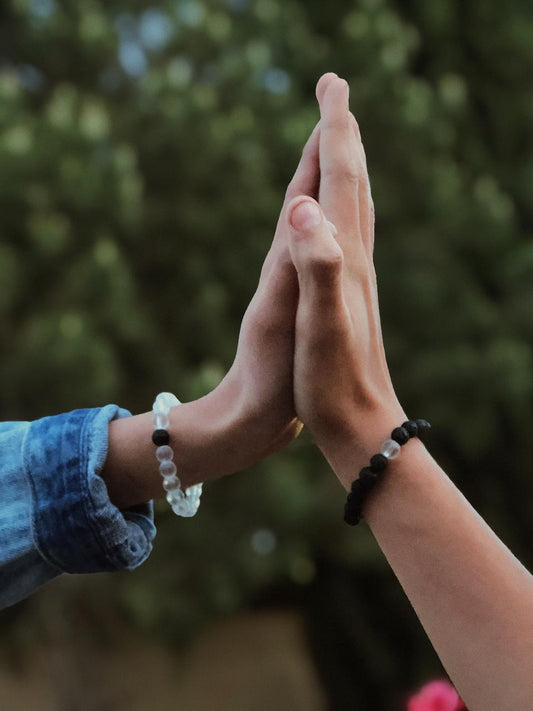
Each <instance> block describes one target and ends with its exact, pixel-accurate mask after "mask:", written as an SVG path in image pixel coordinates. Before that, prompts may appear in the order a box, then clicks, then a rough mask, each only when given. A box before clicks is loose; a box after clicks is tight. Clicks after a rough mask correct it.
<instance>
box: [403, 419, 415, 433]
mask: <svg viewBox="0 0 533 711" xmlns="http://www.w3.org/2000/svg"><path fill="white" fill-rule="evenodd" d="M402 427H403V428H404V430H407V432H409V437H416V436H417V435H418V425H417V424H416V422H415V421H414V420H407V422H404V423H403V425H402Z"/></svg>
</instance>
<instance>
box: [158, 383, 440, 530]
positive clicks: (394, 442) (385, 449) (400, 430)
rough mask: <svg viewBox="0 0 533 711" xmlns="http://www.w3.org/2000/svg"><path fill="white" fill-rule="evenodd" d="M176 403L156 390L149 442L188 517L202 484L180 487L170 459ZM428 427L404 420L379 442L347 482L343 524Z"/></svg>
mask: <svg viewBox="0 0 533 711" xmlns="http://www.w3.org/2000/svg"><path fill="white" fill-rule="evenodd" d="M180 404H181V403H180V401H179V400H178V398H177V397H176V396H175V395H173V394H172V393H159V395H158V396H157V397H156V399H155V402H154V405H153V424H154V431H153V433H152V442H153V443H154V444H155V445H156V447H157V449H156V452H155V454H156V457H157V461H158V462H159V473H160V474H161V476H162V477H163V488H164V489H165V491H166V499H167V501H168V503H169V504H170V506H171V507H172V511H174V513H175V514H177V515H178V516H184V517H187V518H189V517H191V516H194V514H195V513H196V512H197V511H198V507H199V506H200V496H201V495H202V484H195V485H194V486H191V487H189V488H188V489H185V491H184V490H183V489H182V488H181V482H180V480H179V477H178V474H177V468H176V465H175V464H174V461H173V460H174V450H173V449H172V447H171V446H170V435H169V433H168V427H169V412H170V410H171V408H173V407H176V406H177V405H180ZM430 428H431V425H430V424H429V422H427V421H426V420H408V421H407V422H404V423H403V425H401V427H396V428H395V429H394V430H393V431H392V432H391V436H390V439H387V440H385V441H384V442H383V444H382V445H381V451H380V453H379V454H374V456H373V457H372V458H371V460H370V465H369V466H367V467H363V468H362V469H361V471H360V473H359V478H358V479H355V481H354V482H353V484H352V486H351V490H350V493H349V494H348V498H347V500H346V505H345V507H344V520H345V521H346V523H347V524H349V525H350V526H356V525H357V524H358V523H359V521H360V520H361V518H362V517H363V506H364V504H365V502H366V499H367V497H368V495H369V493H370V492H371V491H372V489H373V488H374V487H375V486H376V484H377V483H378V481H379V480H380V479H381V478H382V476H383V472H384V470H385V468H386V467H387V465H388V463H389V461H391V460H393V459H396V457H397V456H398V455H399V454H400V450H401V447H402V446H403V445H404V444H406V442H408V441H409V440H410V439H412V438H413V437H419V438H421V439H422V438H423V436H424V434H425V433H426V432H427V431H428V430H429V429H430Z"/></svg>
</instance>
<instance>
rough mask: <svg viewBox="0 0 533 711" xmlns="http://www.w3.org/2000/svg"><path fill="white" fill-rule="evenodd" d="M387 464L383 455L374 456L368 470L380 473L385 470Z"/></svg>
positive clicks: (387, 461)
mask: <svg viewBox="0 0 533 711" xmlns="http://www.w3.org/2000/svg"><path fill="white" fill-rule="evenodd" d="M388 463H389V460H388V459H387V457H386V456H385V455H384V454H374V456H373V457H372V459H371V460H370V469H371V470H372V471H373V472H380V471H383V469H385V467H386V466H387V464H388Z"/></svg>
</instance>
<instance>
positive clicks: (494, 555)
mask: <svg viewBox="0 0 533 711" xmlns="http://www.w3.org/2000/svg"><path fill="white" fill-rule="evenodd" d="M378 444H379V443H378ZM376 451H377V450H376ZM364 464H365V463H362V464H361V466H363V465H364ZM352 478H353V474H352ZM344 479H345V480H346V473H344ZM365 518H366V520H367V521H368V524H369V526H370V528H371V530H372V532H373V534H374V535H375V537H376V539H377V541H378V543H379V545H380V547H381V549H382V550H383V552H384V554H385V556H386V557H387V559H388V561H389V563H390V565H391V566H392V568H393V570H394V572H395V574H396V576H397V577H398V580H399V581H400V583H401V585H402V587H403V589H404V591H405V593H406V594H407V596H408V598H409V600H410V601H411V604H412V605H413V608H414V609H415V611H416V613H417V615H418V617H419V619H420V621H421V623H422V625H423V626H424V628H425V630H426V632H427V634H428V636H429V638H430V640H431V642H432V643H433V646H434V647H435V649H436V651H437V653H438V655H439V657H440V659H441V661H442V663H443V665H444V666H445V668H446V670H447V671H448V673H449V674H450V677H451V679H452V680H453V682H454V683H455V685H456V686H457V689H458V691H459V693H460V694H461V696H462V697H463V698H464V700H465V702H466V704H467V705H468V708H469V709H470V711H506V710H509V711H511V709H512V710H513V711H514V710H515V709H526V708H533V578H532V576H531V575H530V574H529V573H528V571H527V570H526V569H525V568H524V567H523V566H522V565H521V564H520V562H519V561H518V560H517V559H516V558H515V557H514V556H513V555H512V553H511V552H510V551H509V550H508V549H507V548H506V547H505V546H504V545H503V543H502V542H501V541H500V540H499V539H498V537H497V536H496V535H495V534H494V532H493V531H492V530H491V529H490V528H489V527H488V526H487V524H486V523H485V522H484V521H483V519H482V518H481V517H480V516H479V515H478V514H477V513H476V511H475V510H474V509H473V508H472V506H471V505H470V504H469V503H468V501H467V500H466V499H465V498H464V496H463V495H462V494H461V493H460V492H459V491H458V489H457V488H456V487H455V486H454V485H453V483H452V482H451V481H450V479H449V478H448V477H447V476H446V474H445V473H444V472H443V471H442V469H441V468H440V467H439V466H438V465H437V464H436V462H435V461H434V460H433V458H432V457H431V456H430V454H429V453H428V452H427V450H426V449H425V447H424V445H423V444H422V443H421V442H420V441H419V440H411V441H410V442H408V443H407V444H406V445H404V447H402V452H401V454H400V456H399V457H398V458H397V459H396V460H394V461H392V462H390V464H389V466H388V467H387V469H386V470H385V474H384V477H383V480H382V481H381V482H380V483H379V484H378V486H377V487H376V489H375V490H374V491H373V492H372V495H371V497H370V498H369V500H368V502H367V504H366V507H365Z"/></svg>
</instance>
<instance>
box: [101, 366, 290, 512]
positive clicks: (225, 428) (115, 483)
mask: <svg viewBox="0 0 533 711" xmlns="http://www.w3.org/2000/svg"><path fill="white" fill-rule="evenodd" d="M242 401H243V397H242V396H241V393H240V389H239V386H238V385H237V384H236V383H235V382H234V381H231V380H230V379H227V380H226V381H223V382H222V383H221V384H220V386H219V387H218V388H217V389H216V390H214V391H213V392H211V393H209V395H206V396H205V397H202V398H200V399H198V400H194V401H192V402H187V403H183V404H182V405H179V406H177V407H173V408H172V409H171V410H170V414H169V428H168V431H169V435H170V446H171V447H172V449H173V451H174V462H175V464H176V467H177V470H178V471H177V474H178V477H179V478H180V481H181V484H182V487H183V488H187V487H189V486H192V485H193V484H196V483H198V482H203V481H208V480H210V479H214V478H218V477H221V476H225V475H226V474H232V473H234V472H237V471H241V470H243V469H245V468H246V467H248V466H250V465H251V464H253V463H254V462H256V461H259V460H260V459H262V458H264V457H265V456H268V455H269V454H271V453H272V452H274V451H277V450H278V449H280V448H281V447H283V446H284V445H285V444H287V443H288V442H289V441H290V440H291V439H293V438H294V437H295V436H296V434H297V433H298V431H299V429H300V427H301V424H300V423H298V421H297V420H293V421H292V422H289V421H288V422H287V425H286V427H285V429H284V430H282V431H281V432H280V431H279V426H278V425H277V423H275V422H268V421H266V420H265V419H263V418H260V417H258V416H257V414H256V413H255V412H253V411H251V410H250V409H249V408H248V407H246V406H244V405H243V404H242ZM152 432H153V424H152V413H151V412H145V413H143V414H141V415H135V416H133V417H128V418H124V419H121V420H116V421H113V422H111V423H110V426H109V448H108V453H107V458H106V461H105V465H104V468H103V471H102V478H103V479H104V480H105V482H106V485H107V489H108V492H109V497H110V499H111V501H112V502H113V503H114V504H115V505H116V506H117V507H118V508H120V509H124V508H127V507H130V506H134V505H136V504H139V503H143V502H145V501H148V500H150V499H155V498H158V497H160V496H162V495H163V494H164V493H165V492H164V491H163V486H162V478H161V476H160V474H159V468H158V462H157V460H156V456H155V452H156V447H155V445H154V444H153V442H152Z"/></svg>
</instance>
